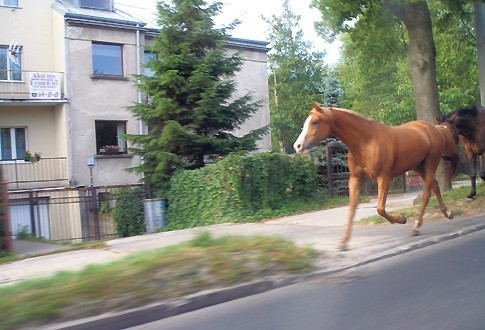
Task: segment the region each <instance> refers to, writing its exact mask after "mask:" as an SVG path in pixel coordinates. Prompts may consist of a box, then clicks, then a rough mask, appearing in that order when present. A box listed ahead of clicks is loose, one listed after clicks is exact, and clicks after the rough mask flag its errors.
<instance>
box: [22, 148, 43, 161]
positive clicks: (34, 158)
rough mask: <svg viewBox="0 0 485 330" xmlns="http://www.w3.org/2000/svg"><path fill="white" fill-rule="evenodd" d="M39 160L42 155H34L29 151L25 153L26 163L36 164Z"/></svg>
mask: <svg viewBox="0 0 485 330" xmlns="http://www.w3.org/2000/svg"><path fill="white" fill-rule="evenodd" d="M39 160H40V153H39V152H36V153H34V154H33V155H32V154H31V153H30V152H28V151H26V152H25V153H24V161H26V162H31V163H36V162H38V161H39Z"/></svg>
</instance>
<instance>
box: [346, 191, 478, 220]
mask: <svg viewBox="0 0 485 330" xmlns="http://www.w3.org/2000/svg"><path fill="white" fill-rule="evenodd" d="M469 191H470V187H460V188H454V189H451V190H449V191H447V192H444V193H443V194H442V197H443V202H444V203H445V205H446V206H447V208H448V209H449V210H451V211H453V214H454V215H455V216H459V215H473V214H480V213H483V212H485V208H484V206H483V205H485V182H481V183H480V184H477V196H476V198H475V199H474V200H473V201H471V200H468V199H466V198H465V197H466V196H467V195H468V193H469ZM420 207H421V205H420V204H418V205H415V206H411V207H407V208H403V209H400V210H398V211H391V212H390V213H391V214H402V215H404V216H405V217H406V218H407V219H408V221H409V220H410V219H411V218H416V217H417V216H418V214H419V210H420ZM434 218H439V219H442V218H443V214H442V213H441V211H440V209H439V204H438V200H437V199H436V197H434V195H433V197H432V198H430V200H429V203H428V206H427V207H426V210H425V214H424V219H425V220H426V219H434ZM382 223H387V220H386V219H384V218H383V217H380V216H378V215H374V216H371V217H368V218H364V219H361V220H359V221H356V222H355V224H356V225H371V224H382Z"/></svg>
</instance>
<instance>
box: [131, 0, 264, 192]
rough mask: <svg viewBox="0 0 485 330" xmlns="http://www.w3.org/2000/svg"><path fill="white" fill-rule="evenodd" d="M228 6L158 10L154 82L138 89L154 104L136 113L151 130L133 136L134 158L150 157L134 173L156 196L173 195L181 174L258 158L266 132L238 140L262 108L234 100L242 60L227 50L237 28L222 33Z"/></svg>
mask: <svg viewBox="0 0 485 330" xmlns="http://www.w3.org/2000/svg"><path fill="white" fill-rule="evenodd" d="M221 8H222V5H221V3H219V2H215V3H212V4H209V5H208V4H207V3H206V2H205V1H204V0H165V1H161V2H159V4H158V15H159V24H160V26H161V27H162V28H161V30H160V34H159V36H157V37H155V38H154V42H153V45H152V47H151V49H150V50H151V52H152V53H153V54H155V55H156V57H157V59H153V60H151V61H149V62H148V63H147V67H148V68H149V69H150V70H151V71H152V72H153V75H152V76H145V75H142V76H141V77H140V79H141V83H140V85H139V87H140V88H141V90H142V91H143V92H144V93H145V94H146V95H147V96H148V99H149V102H148V103H139V104H136V105H134V106H133V107H131V110H132V112H133V113H134V114H135V116H137V117H138V118H140V119H141V120H142V121H143V122H144V123H145V124H146V125H147V127H148V134H147V135H132V136H129V137H128V139H129V140H131V141H132V142H134V144H135V146H136V147H135V148H133V149H132V150H133V151H134V152H135V153H137V154H139V155H141V156H142V157H143V163H142V164H141V165H140V166H138V167H137V168H135V170H136V171H138V172H142V173H144V175H145V180H146V181H147V182H148V183H149V184H151V185H152V186H153V187H154V188H155V189H158V190H160V189H162V190H163V189H165V190H166V189H167V184H168V181H169V179H170V177H171V175H172V173H173V172H174V171H175V169H177V168H185V169H187V168H188V169H193V168H199V167H202V166H204V165H205V164H206V163H207V162H208V161H210V160H211V159H214V158H217V157H220V156H223V155H227V154H229V153H230V152H233V151H238V150H254V149H255V148H256V142H257V141H258V140H259V139H260V138H261V137H262V135H264V134H265V133H266V128H261V129H257V130H254V131H252V132H250V133H249V134H247V135H245V136H243V137H236V136H235V135H234V134H232V133H230V132H233V131H234V130H235V129H237V128H239V127H240V125H241V124H242V123H243V122H244V121H245V120H246V119H248V118H249V117H250V116H251V115H252V114H253V113H254V112H255V111H257V110H258V109H259V107H260V103H259V102H256V101H254V100H253V98H252V95H251V93H248V94H246V95H245V96H243V97H240V98H236V99H231V97H232V95H233V93H234V92H235V89H236V84H235V81H234V79H233V77H234V75H235V74H236V72H237V71H239V70H240V67H241V64H242V59H241V57H240V56H239V55H238V54H234V55H231V56H230V55H228V54H227V52H226V48H225V44H226V43H227V41H228V39H229V31H230V30H231V29H232V28H233V27H234V25H235V23H234V24H231V25H229V26H227V27H223V28H215V26H214V21H213V17H214V16H215V15H217V14H218V13H219V12H220V10H221Z"/></svg>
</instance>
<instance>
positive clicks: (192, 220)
mask: <svg viewBox="0 0 485 330" xmlns="http://www.w3.org/2000/svg"><path fill="white" fill-rule="evenodd" d="M316 191H317V178H316V173H315V167H314V165H313V164H312V163H311V162H309V161H308V160H306V159H305V158H304V157H302V156H299V155H298V156H296V157H294V158H293V159H290V158H289V156H288V155H285V154H281V153H273V152H269V153H261V154H257V155H254V156H246V155H240V154H232V155H230V156H228V157H226V158H224V159H223V160H221V161H219V162H217V163H215V164H212V165H208V166H206V167H203V168H201V169H197V170H192V171H187V170H185V171H179V172H178V173H176V174H175V175H174V176H173V177H172V180H171V189H170V191H169V193H168V196H167V197H168V205H169V208H168V211H167V228H165V229H164V230H167V229H179V228H188V227H194V226H202V225H210V224H216V223H222V222H239V221H248V220H256V219H261V218H264V217H269V216H275V215H276V214H277V213H278V210H281V209H283V208H287V207H289V206H291V205H295V203H298V202H299V203H300V204H301V203H302V202H304V203H307V202H308V201H315V200H316V199H317V198H318V199H320V200H321V196H317V195H316Z"/></svg>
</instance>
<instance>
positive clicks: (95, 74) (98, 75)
mask: <svg viewBox="0 0 485 330" xmlns="http://www.w3.org/2000/svg"><path fill="white" fill-rule="evenodd" d="M95 45H99V46H109V47H119V51H120V57H119V61H120V67H119V69H120V74H117V73H98V72H95V54H94V46H95ZM123 48H124V47H123V44H117V43H110V42H101V41H93V42H92V43H91V62H92V76H93V78H113V79H125V72H124V56H123Z"/></svg>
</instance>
